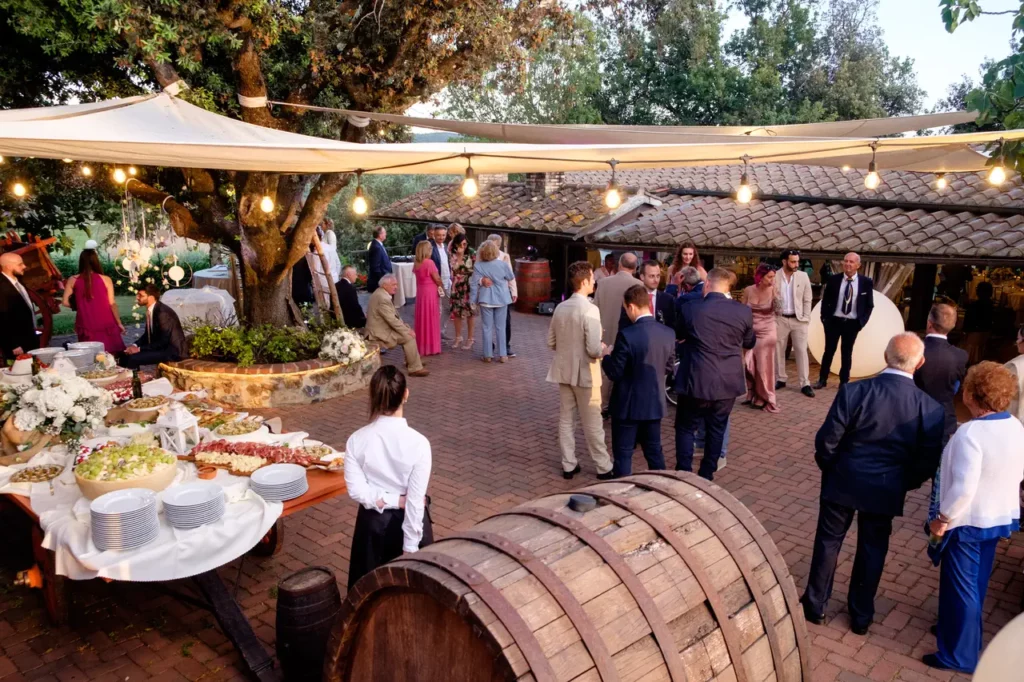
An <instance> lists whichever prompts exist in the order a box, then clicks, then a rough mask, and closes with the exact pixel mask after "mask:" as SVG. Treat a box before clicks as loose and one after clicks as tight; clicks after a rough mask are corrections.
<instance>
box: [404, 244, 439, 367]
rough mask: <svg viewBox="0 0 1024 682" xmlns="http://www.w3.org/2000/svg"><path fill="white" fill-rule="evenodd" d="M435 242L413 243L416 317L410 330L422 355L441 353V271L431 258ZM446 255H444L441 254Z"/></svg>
mask: <svg viewBox="0 0 1024 682" xmlns="http://www.w3.org/2000/svg"><path fill="white" fill-rule="evenodd" d="M433 252H434V243H433V242H431V241H429V240H428V241H422V242H420V243H419V244H418V245H417V246H416V264H415V265H414V266H413V268H412V271H413V274H415V275H416V317H415V321H414V323H413V331H415V332H416V349H417V350H419V352H420V355H421V356H426V355H438V354H439V353H440V352H441V296H440V294H438V290H437V289H438V287H439V286H441V274H440V273H439V272H438V271H437V266H436V265H435V264H434V261H433V260H432V259H431V255H432V254H433ZM441 257H442V258H445V257H446V255H442V256H441Z"/></svg>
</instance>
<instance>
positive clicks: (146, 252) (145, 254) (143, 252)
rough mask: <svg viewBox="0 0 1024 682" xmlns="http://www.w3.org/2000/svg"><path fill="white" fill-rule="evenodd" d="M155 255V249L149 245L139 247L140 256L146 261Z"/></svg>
mask: <svg viewBox="0 0 1024 682" xmlns="http://www.w3.org/2000/svg"><path fill="white" fill-rule="evenodd" d="M152 257H153V249H151V248H149V247H148V246H143V247H142V248H141V249H139V258H140V259H142V260H143V261H145V262H147V263H148V262H149V259H150V258H152Z"/></svg>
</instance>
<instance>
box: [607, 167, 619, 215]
mask: <svg viewBox="0 0 1024 682" xmlns="http://www.w3.org/2000/svg"><path fill="white" fill-rule="evenodd" d="M618 163H619V162H618V161H616V160H615V159H612V160H611V161H609V162H608V165H609V166H611V167H612V178H611V180H609V181H608V187H607V189H605V191H604V205H605V206H607V207H608V208H610V209H611V210H613V211H614V210H615V209H617V208H618V207H619V206H621V205H622V191H621V190H620V189H619V186H618V185H617V184H615V166H616V165H618Z"/></svg>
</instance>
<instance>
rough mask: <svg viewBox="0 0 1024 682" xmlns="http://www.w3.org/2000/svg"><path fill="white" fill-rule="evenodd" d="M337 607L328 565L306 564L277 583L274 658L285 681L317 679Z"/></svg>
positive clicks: (334, 583)
mask: <svg viewBox="0 0 1024 682" xmlns="http://www.w3.org/2000/svg"><path fill="white" fill-rule="evenodd" d="M340 608H341V593H340V592H338V582H337V581H336V580H335V579H334V573H333V572H331V570H330V569H329V568H323V567H320V566H310V567H309V568H304V569H302V570H301V571H297V572H295V573H292V574H291V575H290V576H288V577H286V578H284V579H283V580H281V582H280V583H278V586H277V658H278V660H279V661H280V662H281V670H282V672H283V673H284V679H285V680H295V681H298V680H304V681H308V680H319V679H321V675H322V673H323V669H324V666H323V662H324V652H325V650H326V648H327V640H328V638H329V637H330V634H331V630H332V628H333V627H334V621H335V619H336V618H337V616H338V611H339V610H340Z"/></svg>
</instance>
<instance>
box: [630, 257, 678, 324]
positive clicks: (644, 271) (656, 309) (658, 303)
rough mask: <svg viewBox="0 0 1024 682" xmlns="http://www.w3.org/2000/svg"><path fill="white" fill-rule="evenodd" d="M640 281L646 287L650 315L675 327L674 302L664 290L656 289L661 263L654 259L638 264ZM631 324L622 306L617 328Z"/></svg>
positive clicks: (659, 277) (658, 282) (659, 281)
mask: <svg viewBox="0 0 1024 682" xmlns="http://www.w3.org/2000/svg"><path fill="white" fill-rule="evenodd" d="M640 283H641V284H643V285H644V287H646V290H647V297H648V298H649V299H650V301H649V303H650V306H651V310H650V313H651V316H653V317H654V319H655V320H656V321H658V322H661V323H662V324H663V325H665V326H667V327H669V328H670V329H675V328H676V302H675V301H674V300H673V299H672V297H671V296H669V295H668V294H666V293H665V292H664V291H658V284H660V283H661V263H659V262H658V261H656V260H649V261H644V264H643V265H641V266H640ZM631 324H633V323H632V322H630V320H629V316H628V315H626V309H625V307H623V309H622V313H621V314H620V315H619V329H622V328H623V327H628V326H629V325H631Z"/></svg>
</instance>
